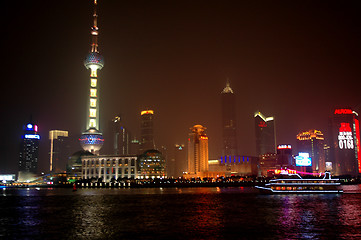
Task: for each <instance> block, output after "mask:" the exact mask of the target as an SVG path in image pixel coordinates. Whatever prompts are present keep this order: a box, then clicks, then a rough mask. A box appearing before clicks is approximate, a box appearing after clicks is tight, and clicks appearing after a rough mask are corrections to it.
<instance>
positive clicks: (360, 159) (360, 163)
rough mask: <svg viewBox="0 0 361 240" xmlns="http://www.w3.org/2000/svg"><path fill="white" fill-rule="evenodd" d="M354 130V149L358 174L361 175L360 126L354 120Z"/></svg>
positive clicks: (356, 120)
mask: <svg viewBox="0 0 361 240" xmlns="http://www.w3.org/2000/svg"><path fill="white" fill-rule="evenodd" d="M355 130H356V149H357V159H358V172H359V173H361V152H360V151H361V149H360V124H359V121H358V119H355Z"/></svg>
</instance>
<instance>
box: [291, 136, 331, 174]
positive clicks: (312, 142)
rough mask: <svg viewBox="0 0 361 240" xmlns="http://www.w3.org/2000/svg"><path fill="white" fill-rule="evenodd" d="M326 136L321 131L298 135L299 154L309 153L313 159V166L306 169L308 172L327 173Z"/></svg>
mask: <svg viewBox="0 0 361 240" xmlns="http://www.w3.org/2000/svg"><path fill="white" fill-rule="evenodd" d="M324 140H325V138H324V136H323V133H322V132H321V131H319V130H315V129H312V130H308V131H303V132H300V133H299V134H297V149H298V152H302V153H308V154H309V156H310V158H311V166H309V167H306V171H307V172H313V173H318V172H324V171H325V166H326V163H325V150H324V144H325V143H324Z"/></svg>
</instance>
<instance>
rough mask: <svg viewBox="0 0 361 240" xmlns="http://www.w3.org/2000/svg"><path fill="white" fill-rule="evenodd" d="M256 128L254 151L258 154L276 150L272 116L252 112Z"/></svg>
mask: <svg viewBox="0 0 361 240" xmlns="http://www.w3.org/2000/svg"><path fill="white" fill-rule="evenodd" d="M254 120H255V130H256V153H257V155H258V156H260V155H263V154H267V153H275V152H276V131H275V123H274V118H273V117H265V116H263V115H262V113H261V112H256V113H255V114H254Z"/></svg>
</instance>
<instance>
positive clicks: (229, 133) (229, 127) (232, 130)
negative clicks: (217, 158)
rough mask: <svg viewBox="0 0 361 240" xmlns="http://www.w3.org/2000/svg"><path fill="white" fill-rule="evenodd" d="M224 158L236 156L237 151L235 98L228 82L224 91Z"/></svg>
mask: <svg viewBox="0 0 361 240" xmlns="http://www.w3.org/2000/svg"><path fill="white" fill-rule="evenodd" d="M222 126H223V151H222V155H223V156H235V155H237V154H238V150H237V132H236V107H235V96H234V93H233V90H232V88H231V87H230V85H229V82H228V81H227V84H226V87H225V88H224V89H223V91H222Z"/></svg>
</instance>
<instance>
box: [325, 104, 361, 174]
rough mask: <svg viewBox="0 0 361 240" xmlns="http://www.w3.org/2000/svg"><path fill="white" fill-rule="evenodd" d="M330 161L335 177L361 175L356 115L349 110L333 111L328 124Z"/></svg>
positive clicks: (358, 130)
mask: <svg viewBox="0 0 361 240" xmlns="http://www.w3.org/2000/svg"><path fill="white" fill-rule="evenodd" d="M329 131H330V133H329V135H330V143H329V145H330V161H331V162H332V171H333V172H334V173H335V174H337V175H351V176H356V175H358V174H360V173H361V163H360V161H361V154H360V128H359V120H358V114H357V113H356V112H355V111H353V110H352V109H350V108H340V109H335V111H334V114H333V116H332V117H331V118H330V122H329Z"/></svg>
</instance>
